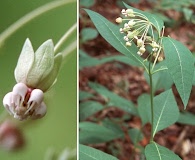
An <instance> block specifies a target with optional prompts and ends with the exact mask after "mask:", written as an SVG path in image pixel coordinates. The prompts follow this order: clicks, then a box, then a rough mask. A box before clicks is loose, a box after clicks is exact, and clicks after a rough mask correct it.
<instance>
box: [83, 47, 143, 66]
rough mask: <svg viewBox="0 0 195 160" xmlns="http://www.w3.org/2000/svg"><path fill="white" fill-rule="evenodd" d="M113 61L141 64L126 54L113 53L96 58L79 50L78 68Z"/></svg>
mask: <svg viewBox="0 0 195 160" xmlns="http://www.w3.org/2000/svg"><path fill="white" fill-rule="evenodd" d="M113 61H118V62H122V63H125V64H127V65H133V66H141V65H140V63H138V62H136V61H133V60H132V59H130V58H129V57H127V56H123V55H115V56H108V57H104V58H102V59H97V58H94V57H91V56H89V55H87V53H85V52H84V51H82V50H79V68H80V69H83V68H84V67H91V66H96V65H101V64H104V63H108V62H113Z"/></svg>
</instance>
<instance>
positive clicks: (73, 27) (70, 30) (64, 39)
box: [54, 23, 77, 53]
mask: <svg viewBox="0 0 195 160" xmlns="http://www.w3.org/2000/svg"><path fill="white" fill-rule="evenodd" d="M76 27H77V23H75V24H74V25H73V26H72V27H70V29H69V30H68V31H67V32H66V33H65V34H64V35H63V36H62V37H61V38H60V40H59V41H58V42H57V44H56V45H55V47H54V52H55V53H57V51H58V49H59V48H60V47H61V45H62V44H63V43H64V41H66V39H67V38H68V36H69V35H71V34H72V32H73V31H74V30H75V29H76Z"/></svg>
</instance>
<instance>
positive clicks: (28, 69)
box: [3, 39, 62, 120]
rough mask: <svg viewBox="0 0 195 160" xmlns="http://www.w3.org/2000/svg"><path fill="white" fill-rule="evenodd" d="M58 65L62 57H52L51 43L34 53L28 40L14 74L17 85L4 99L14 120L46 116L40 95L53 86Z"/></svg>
mask: <svg viewBox="0 0 195 160" xmlns="http://www.w3.org/2000/svg"><path fill="white" fill-rule="evenodd" d="M61 61H62V55H61V54H57V55H56V56H54V45H53V42H52V40H47V41H46V42H44V43H43V44H42V45H41V46H40V47H39V48H38V49H37V51H36V52H34V50H33V47H32V44H31V42H30V40H29V39H27V40H26V41H25V43H24V46H23V48H22V51H21V54H20V57H19V59H18V63H17V66H16V68H15V72H14V73H15V79H16V82H17V84H16V85H15V86H14V87H13V90H12V92H9V93H7V94H6V95H5V97H4V99H3V104H4V107H5V108H6V109H7V111H8V112H9V113H10V114H11V115H13V116H14V118H16V119H19V120H25V119H27V118H31V119H38V118H41V117H43V116H44V115H45V114H46V110H47V109H46V105H45V103H44V102H43V99H44V94H43V93H44V92H46V91H47V90H48V89H49V88H51V86H53V84H54V83H55V82H56V80H57V78H56V77H57V74H58V71H59V68H60V65H61Z"/></svg>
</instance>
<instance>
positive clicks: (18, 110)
mask: <svg viewBox="0 0 195 160" xmlns="http://www.w3.org/2000/svg"><path fill="white" fill-rule="evenodd" d="M43 98H44V96H43V92H42V91H41V90H40V89H31V88H28V87H27V86H26V85H25V84H23V83H18V84H16V85H15V86H14V87H13V90H12V92H9V93H7V94H6V95H5V97H4V99H3V105H4V107H5V108H6V109H7V111H8V112H9V113H10V115H13V116H14V118H16V119H19V120H24V119H27V118H29V117H30V118H31V119H37V118H41V117H43V116H44V115H45V114H46V105H45V103H44V102H43Z"/></svg>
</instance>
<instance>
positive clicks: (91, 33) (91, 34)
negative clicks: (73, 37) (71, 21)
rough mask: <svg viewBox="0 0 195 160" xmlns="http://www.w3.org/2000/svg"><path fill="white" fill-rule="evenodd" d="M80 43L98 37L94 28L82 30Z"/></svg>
mask: <svg viewBox="0 0 195 160" xmlns="http://www.w3.org/2000/svg"><path fill="white" fill-rule="evenodd" d="M80 36H81V42H82V43H84V42H86V41H89V40H92V39H94V38H96V37H97V36H98V32H97V30H96V29H94V28H83V29H82V30H81V32H80Z"/></svg>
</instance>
